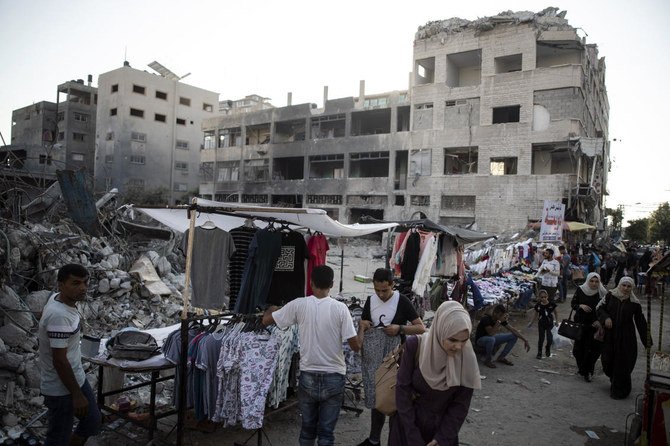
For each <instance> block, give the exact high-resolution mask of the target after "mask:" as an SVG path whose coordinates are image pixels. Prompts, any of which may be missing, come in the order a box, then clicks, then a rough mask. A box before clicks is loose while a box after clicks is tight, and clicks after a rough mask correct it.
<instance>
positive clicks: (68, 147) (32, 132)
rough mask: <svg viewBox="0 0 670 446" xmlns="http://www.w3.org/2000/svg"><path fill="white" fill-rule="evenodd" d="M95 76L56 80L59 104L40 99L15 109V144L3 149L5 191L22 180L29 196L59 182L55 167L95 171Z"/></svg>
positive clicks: (1, 154) (13, 141) (22, 185)
mask: <svg viewBox="0 0 670 446" xmlns="http://www.w3.org/2000/svg"><path fill="white" fill-rule="evenodd" d="M92 79H93V77H92V76H91V75H88V82H87V83H86V84H84V80H83V79H78V80H72V81H69V82H64V83H63V84H61V85H58V87H57V91H56V102H55V103H54V102H50V101H41V102H38V103H36V104H32V105H29V106H27V107H22V108H19V109H17V110H14V111H13V112H12V134H11V144H10V145H7V146H3V147H1V148H0V160H1V161H2V168H1V169H2V177H3V179H4V181H6V182H7V183H6V186H7V190H9V189H11V188H12V187H13V186H12V184H20V186H21V187H20V189H21V192H20V193H21V194H24V195H27V197H24V198H27V199H28V200H29V199H31V198H33V195H34V194H36V193H38V192H40V191H42V190H43V189H44V187H46V186H48V185H50V184H52V183H53V182H55V181H56V170H63V169H70V170H79V169H85V170H86V171H87V172H88V174H89V175H91V176H92V175H93V159H94V155H95V116H96V106H97V102H98V89H97V88H96V87H93V86H91V82H92ZM31 189H34V193H33V192H31Z"/></svg>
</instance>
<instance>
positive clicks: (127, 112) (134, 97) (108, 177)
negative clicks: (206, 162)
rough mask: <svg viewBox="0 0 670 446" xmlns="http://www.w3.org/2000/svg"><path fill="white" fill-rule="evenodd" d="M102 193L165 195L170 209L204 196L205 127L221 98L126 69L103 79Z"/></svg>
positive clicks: (166, 75) (167, 77) (98, 160)
mask: <svg viewBox="0 0 670 446" xmlns="http://www.w3.org/2000/svg"><path fill="white" fill-rule="evenodd" d="M98 92H99V99H98V112H97V132H96V133H97V134H96V157H95V187H96V192H103V191H107V190H109V189H111V188H113V187H116V188H118V189H119V192H121V193H124V192H133V191H144V192H148V193H152V192H158V191H161V190H163V191H165V193H166V194H167V198H168V201H169V203H170V204H174V203H175V202H179V201H184V200H185V199H187V197H188V195H189V194H195V193H196V192H197V190H198V184H199V181H198V167H199V164H200V148H201V147H200V146H201V144H202V130H201V124H202V121H203V119H205V118H208V117H212V116H213V115H214V113H215V111H216V107H217V106H218V103H219V94H218V93H215V92H213V91H208V90H204V89H202V88H197V87H193V86H191V85H186V84H184V83H182V82H180V81H179V78H178V77H177V76H176V75H174V74H173V73H171V72H170V71H169V70H165V69H163V70H162V74H161V75H157V74H153V73H149V72H146V71H142V70H137V69H134V68H131V67H130V65H129V64H128V63H127V62H126V63H125V64H124V66H123V67H121V68H118V69H116V70H113V71H109V72H107V73H104V74H101V75H100V76H99V78H98Z"/></svg>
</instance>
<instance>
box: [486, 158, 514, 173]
mask: <svg viewBox="0 0 670 446" xmlns="http://www.w3.org/2000/svg"><path fill="white" fill-rule="evenodd" d="M516 164H517V158H516V157H506V158H491V175H516Z"/></svg>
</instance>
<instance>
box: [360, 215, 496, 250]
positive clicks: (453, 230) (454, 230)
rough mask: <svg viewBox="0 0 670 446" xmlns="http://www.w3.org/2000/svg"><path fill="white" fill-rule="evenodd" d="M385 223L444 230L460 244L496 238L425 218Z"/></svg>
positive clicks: (368, 218) (374, 220)
mask: <svg viewBox="0 0 670 446" xmlns="http://www.w3.org/2000/svg"><path fill="white" fill-rule="evenodd" d="M365 221H370V222H376V223H378V224H381V220H376V219H374V218H372V217H365ZM387 224H395V225H397V226H399V227H402V228H411V227H420V228H424V229H426V230H428V231H435V232H444V233H445V234H448V235H451V236H452V237H454V238H455V239H456V240H457V241H458V243H459V244H461V245H463V244H467V243H475V242H480V241H482V240H488V239H491V238H497V236H496V235H494V234H487V233H486V232H478V231H473V230H471V229H465V228H459V227H458V226H443V225H440V224H437V223H435V222H434V221H432V220H429V219H427V218H423V219H420V220H405V221H393V222H387Z"/></svg>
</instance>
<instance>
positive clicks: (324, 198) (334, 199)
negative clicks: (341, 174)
mask: <svg viewBox="0 0 670 446" xmlns="http://www.w3.org/2000/svg"><path fill="white" fill-rule="evenodd" d="M307 204H318V205H321V204H334V205H340V204H342V195H307Z"/></svg>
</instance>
